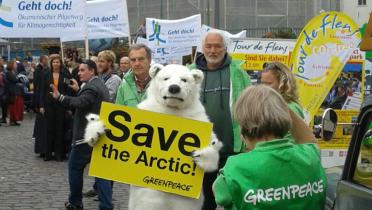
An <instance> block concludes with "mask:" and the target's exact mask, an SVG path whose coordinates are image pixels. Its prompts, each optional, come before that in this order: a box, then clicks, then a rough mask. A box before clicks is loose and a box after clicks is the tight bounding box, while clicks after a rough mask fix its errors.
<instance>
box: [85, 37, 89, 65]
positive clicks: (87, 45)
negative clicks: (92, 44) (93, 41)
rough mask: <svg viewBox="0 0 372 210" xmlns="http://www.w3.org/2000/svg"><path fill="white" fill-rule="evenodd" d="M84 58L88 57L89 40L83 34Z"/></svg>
mask: <svg viewBox="0 0 372 210" xmlns="http://www.w3.org/2000/svg"><path fill="white" fill-rule="evenodd" d="M85 59H89V41H88V36H85Z"/></svg>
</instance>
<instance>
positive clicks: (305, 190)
mask: <svg viewBox="0 0 372 210" xmlns="http://www.w3.org/2000/svg"><path fill="white" fill-rule="evenodd" d="M234 118H235V119H236V121H237V122H238V124H239V125H240V127H241V136H242V139H243V140H244V142H245V143H246V145H247V152H245V153H241V154H238V155H234V156H230V157H229V158H228V160H227V162H226V164H225V166H224V168H223V169H222V170H220V174H219V176H218V177H217V179H216V181H215V182H214V185H213V188H214V193H215V198H216V203H217V204H218V205H220V206H223V207H224V209H226V210H229V209H231V210H233V209H234V210H245V209H313V210H320V209H323V208H324V204H325V195H326V186H327V185H326V176H325V172H324V169H323V167H322V165H321V162H320V153H319V150H318V148H317V145H316V139H315V137H314V135H313V133H312V130H311V129H310V128H309V127H308V126H307V125H306V124H305V123H304V121H303V120H302V119H301V118H300V117H299V116H298V115H297V114H295V113H294V112H293V111H292V110H291V109H289V108H288V105H287V103H286V101H284V100H283V98H282V97H281V95H280V94H278V92H277V91H275V90H273V89H272V88H270V87H268V86H265V85H258V86H251V87H248V88H247V89H246V90H245V91H244V92H243V93H242V94H241V95H240V97H239V99H238V100H237V102H236V105H235V109H234ZM289 131H291V133H292V135H293V138H294V140H293V139H290V137H287V136H286V134H287V133H288V132H289Z"/></svg>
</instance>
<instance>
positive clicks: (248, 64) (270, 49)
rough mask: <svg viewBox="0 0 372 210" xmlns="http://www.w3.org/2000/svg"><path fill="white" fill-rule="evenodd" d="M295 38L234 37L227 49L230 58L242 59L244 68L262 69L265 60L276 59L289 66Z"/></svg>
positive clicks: (271, 60)
mask: <svg viewBox="0 0 372 210" xmlns="http://www.w3.org/2000/svg"><path fill="white" fill-rule="evenodd" d="M295 44H296V40H290V39H287V40H280V39H277V40H275V39H252V38H234V39H232V40H231V42H230V44H229V46H228V47H227V51H228V52H229V54H230V55H231V57H232V58H234V59H238V60H242V61H244V64H243V65H242V67H243V69H245V70H254V71H260V70H262V66H263V64H264V63H266V62H273V61H278V62H282V63H284V64H286V65H288V66H289V64H290V55H291V51H293V48H294V46H295Z"/></svg>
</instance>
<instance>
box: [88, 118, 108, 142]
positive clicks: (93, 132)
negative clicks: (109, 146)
mask: <svg viewBox="0 0 372 210" xmlns="http://www.w3.org/2000/svg"><path fill="white" fill-rule="evenodd" d="M86 119H87V120H88V124H87V127H86V128H85V134H84V143H88V144H89V146H91V147H93V146H94V145H95V144H96V143H97V142H98V140H99V139H100V137H101V136H102V135H104V134H105V133H106V132H107V131H108V129H106V126H105V124H104V123H103V122H102V121H101V120H99V116H98V115H96V114H88V115H87V116H86Z"/></svg>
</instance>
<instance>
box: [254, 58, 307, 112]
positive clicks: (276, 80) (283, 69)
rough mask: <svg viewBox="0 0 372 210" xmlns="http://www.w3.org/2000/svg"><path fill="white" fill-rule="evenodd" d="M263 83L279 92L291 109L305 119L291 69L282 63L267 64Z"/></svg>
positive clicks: (262, 76)
mask: <svg viewBox="0 0 372 210" xmlns="http://www.w3.org/2000/svg"><path fill="white" fill-rule="evenodd" d="M261 83H263V84H265V85H268V86H270V87H271V88H273V89H274V90H276V91H278V92H279V93H280V95H282V97H283V98H284V100H285V101H286V102H287V104H288V106H289V108H290V109H291V110H292V111H294V112H295V113H297V114H298V116H300V117H301V118H304V117H305V116H304V113H303V110H302V107H301V106H300V105H299V103H298V94H297V85H296V80H295V78H294V76H293V74H292V72H291V71H290V69H289V68H288V67H287V66H286V65H284V64H283V63H280V62H271V63H265V64H264V65H263V71H262V74H261Z"/></svg>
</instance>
